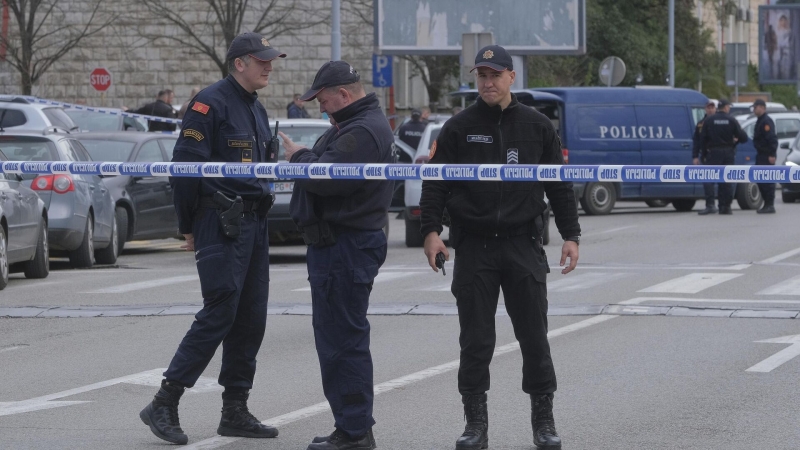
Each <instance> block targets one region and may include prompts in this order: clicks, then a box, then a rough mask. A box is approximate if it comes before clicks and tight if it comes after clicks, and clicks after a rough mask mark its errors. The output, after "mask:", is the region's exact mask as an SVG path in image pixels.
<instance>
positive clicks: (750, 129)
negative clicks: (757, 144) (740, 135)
mask: <svg viewBox="0 0 800 450" xmlns="http://www.w3.org/2000/svg"><path fill="white" fill-rule="evenodd" d="M755 129H756V123H755V122H753V123H751V124H750V125H748V126H746V127H744V133H745V134H746V135H747V137H749V138H750V139H753V132H754V131H755Z"/></svg>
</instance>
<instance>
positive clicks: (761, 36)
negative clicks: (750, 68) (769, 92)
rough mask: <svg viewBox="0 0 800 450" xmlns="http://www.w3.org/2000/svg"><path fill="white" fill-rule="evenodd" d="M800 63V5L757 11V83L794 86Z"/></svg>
mask: <svg viewBox="0 0 800 450" xmlns="http://www.w3.org/2000/svg"><path fill="white" fill-rule="evenodd" d="M798 62H800V5H792V4H787V5H771V6H760V7H759V8H758V81H759V83H761V84H795V83H796V82H797V79H798V72H797V64H798Z"/></svg>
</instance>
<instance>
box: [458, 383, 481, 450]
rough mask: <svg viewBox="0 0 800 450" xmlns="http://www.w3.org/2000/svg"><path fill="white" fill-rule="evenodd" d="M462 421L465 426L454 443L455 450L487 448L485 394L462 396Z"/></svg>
mask: <svg viewBox="0 0 800 450" xmlns="http://www.w3.org/2000/svg"><path fill="white" fill-rule="evenodd" d="M461 402H462V403H464V419H465V420H466V421H467V426H466V427H465V428H464V434H462V435H461V437H460V438H458V440H457V441H456V450H473V449H475V450H480V449H484V448H489V412H488V411H487V406H486V394H479V395H462V396H461Z"/></svg>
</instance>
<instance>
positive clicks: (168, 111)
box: [130, 89, 178, 131]
mask: <svg viewBox="0 0 800 450" xmlns="http://www.w3.org/2000/svg"><path fill="white" fill-rule="evenodd" d="M173 101H175V93H174V92H172V89H164V90H161V91H159V92H158V95H157V96H156V101H154V102H152V103H148V104H146V105H144V106H142V107H141V108H139V109H136V110H133V111H130V112H132V113H135V114H144V115H147V116H156V117H163V118H165V119H177V118H178V116H177V115H176V114H175V110H174V109H173V108H172V102H173ZM176 128H177V125H176V124H174V123H167V122H156V121H155V120H148V121H147V129H148V131H175V129H176Z"/></svg>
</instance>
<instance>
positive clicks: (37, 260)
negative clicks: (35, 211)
mask: <svg viewBox="0 0 800 450" xmlns="http://www.w3.org/2000/svg"><path fill="white" fill-rule="evenodd" d="M40 221H41V223H40V224H39V226H40V227H41V230H42V231H41V232H39V240H38V242H37V243H36V253H35V254H34V256H33V259H32V260H30V261H28V262H26V263H25V269H24V270H25V278H47V275H49V274H50V250H49V248H48V246H49V245H50V243H49V242H47V221H46V220H44V217H42V218H41V219H40Z"/></svg>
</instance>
